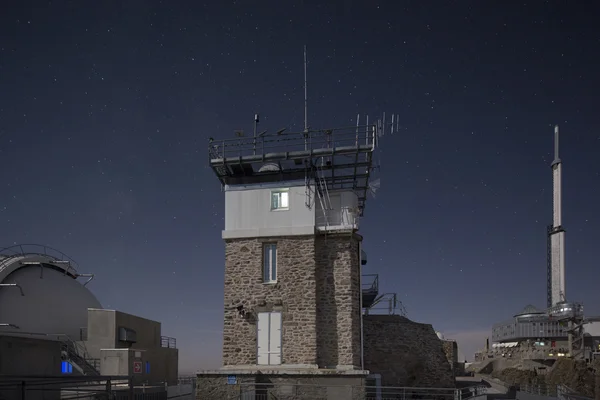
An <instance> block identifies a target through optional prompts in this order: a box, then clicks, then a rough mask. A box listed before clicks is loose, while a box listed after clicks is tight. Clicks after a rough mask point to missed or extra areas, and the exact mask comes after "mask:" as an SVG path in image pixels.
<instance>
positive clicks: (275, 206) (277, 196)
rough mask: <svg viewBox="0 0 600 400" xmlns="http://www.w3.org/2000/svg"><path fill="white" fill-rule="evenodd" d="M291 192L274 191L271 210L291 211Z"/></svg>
mask: <svg viewBox="0 0 600 400" xmlns="http://www.w3.org/2000/svg"><path fill="white" fill-rule="evenodd" d="M289 208H290V192H288V191H287V190H274V191H272V192H271V210H289Z"/></svg>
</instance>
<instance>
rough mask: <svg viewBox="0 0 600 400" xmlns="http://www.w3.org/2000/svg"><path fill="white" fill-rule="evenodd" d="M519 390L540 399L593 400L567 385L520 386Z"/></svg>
mask: <svg viewBox="0 0 600 400" xmlns="http://www.w3.org/2000/svg"><path fill="white" fill-rule="evenodd" d="M518 390H519V391H520V392H524V393H527V394H531V395H534V396H537V397H539V398H552V399H560V400H592V398H591V397H586V396H582V395H580V394H578V393H576V392H575V391H574V390H573V389H571V388H569V387H568V386H565V385H545V384H544V385H520V386H519V387H518Z"/></svg>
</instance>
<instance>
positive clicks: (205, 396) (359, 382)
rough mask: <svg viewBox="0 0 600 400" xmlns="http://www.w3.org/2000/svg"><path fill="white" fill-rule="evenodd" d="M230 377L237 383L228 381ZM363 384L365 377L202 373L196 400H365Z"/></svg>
mask: <svg viewBox="0 0 600 400" xmlns="http://www.w3.org/2000/svg"><path fill="white" fill-rule="evenodd" d="M228 377H229V378H228ZM230 378H233V379H234V381H228V380H229V379H230ZM364 385H365V377H364V376H360V375H338V374H328V373H315V374H297V373H294V374H287V375H271V374H260V373H254V374H252V373H248V372H246V373H244V374H236V375H232V374H231V373H230V374H228V375H226V374H225V373H199V374H198V378H197V385H196V399H197V400H223V399H234V398H236V399H237V398H242V399H244V398H254V397H252V396H251V394H255V395H256V398H257V399H258V398H261V399H262V398H264V399H267V398H269V399H270V398H273V399H278V400H359V399H360V400H364V399H365V392H364V390H365V388H364ZM244 394H246V395H244ZM246 396H247V397H246Z"/></svg>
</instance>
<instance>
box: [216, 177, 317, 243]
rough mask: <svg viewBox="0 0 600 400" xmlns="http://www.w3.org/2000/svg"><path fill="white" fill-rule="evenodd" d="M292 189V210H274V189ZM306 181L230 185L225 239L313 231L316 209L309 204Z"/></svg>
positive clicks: (290, 194)
mask: <svg viewBox="0 0 600 400" xmlns="http://www.w3.org/2000/svg"><path fill="white" fill-rule="evenodd" d="M277 189H287V190H288V191H289V209H288V210H274V211H272V210H271V192H272V191H273V190H277ZM305 201H306V196H305V187H304V182H297V181H296V182H288V183H287V184H286V183H285V182H277V183H276V184H262V185H249V186H244V185H236V186H228V187H227V188H226V191H225V230H224V231H223V238H224V239H227V238H242V237H246V238H247V237H263V236H280V235H282V236H293V235H307V234H312V233H313V232H314V229H315V210H314V208H313V209H312V210H311V209H309V208H308V207H306V205H305Z"/></svg>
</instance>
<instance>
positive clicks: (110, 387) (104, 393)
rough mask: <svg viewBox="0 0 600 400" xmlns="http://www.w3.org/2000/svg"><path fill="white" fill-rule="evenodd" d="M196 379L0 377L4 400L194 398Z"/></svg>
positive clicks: (158, 399) (0, 393) (184, 399)
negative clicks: (175, 382) (172, 381)
mask: <svg viewBox="0 0 600 400" xmlns="http://www.w3.org/2000/svg"><path fill="white" fill-rule="evenodd" d="M193 398H195V382H193V381H190V380H189V379H187V378H184V380H180V381H179V382H178V385H176V386H167V385H165V384H157V385H141V386H139V385H138V386H136V385H134V384H133V378H132V377H128V376H64V375H61V376H9V375H1V376H0V399H1V400H75V399H77V400H80V399H85V400H87V399H90V400H92V399H93V400H103V399H106V400H167V399H174V400H175V399H176V400H191V399H193Z"/></svg>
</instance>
